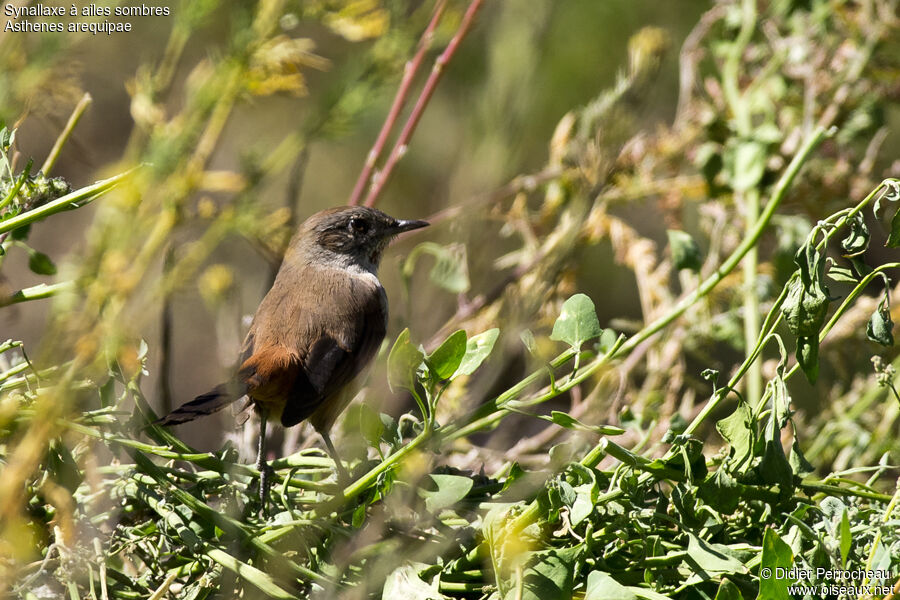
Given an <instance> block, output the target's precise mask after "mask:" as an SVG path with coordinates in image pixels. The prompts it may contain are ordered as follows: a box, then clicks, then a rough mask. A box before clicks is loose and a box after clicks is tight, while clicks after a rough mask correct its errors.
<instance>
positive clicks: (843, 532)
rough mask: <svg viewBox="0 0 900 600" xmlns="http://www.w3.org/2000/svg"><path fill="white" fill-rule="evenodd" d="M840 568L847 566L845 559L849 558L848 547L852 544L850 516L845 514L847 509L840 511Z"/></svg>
mask: <svg viewBox="0 0 900 600" xmlns="http://www.w3.org/2000/svg"><path fill="white" fill-rule="evenodd" d="M840 536H841V568H844V569H846V568H847V560H848V559H849V558H850V548H851V547H852V546H853V535H852V534H851V533H850V518H849V517H848V516H847V509H846V508H844V512H843V513H841V527H840Z"/></svg>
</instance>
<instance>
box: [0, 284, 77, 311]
mask: <svg viewBox="0 0 900 600" xmlns="http://www.w3.org/2000/svg"><path fill="white" fill-rule="evenodd" d="M72 289H74V282H72V281H60V282H59V283H51V284H49V285H48V284H46V283H40V284H38V285H33V286H31V287H27V288H24V289H21V290H19V291H17V292H13V293H12V294H10V295H9V296H8V297H6V298H2V299H0V306H7V305H9V304H18V303H19V302H29V301H31V300H40V299H42V298H50V297H52V296H56V295H57V294H59V293H62V292H66V291H69V290H72Z"/></svg>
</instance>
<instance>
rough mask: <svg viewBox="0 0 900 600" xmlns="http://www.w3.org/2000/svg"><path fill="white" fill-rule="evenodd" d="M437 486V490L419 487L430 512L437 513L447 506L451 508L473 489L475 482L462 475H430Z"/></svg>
mask: <svg viewBox="0 0 900 600" xmlns="http://www.w3.org/2000/svg"><path fill="white" fill-rule="evenodd" d="M429 477H431V480H432V481H433V482H434V484H435V486H437V489H436V490H423V489H419V495H420V496H422V497H423V498H425V508H426V509H427V510H428V512H430V513H437V512H438V511H441V510H443V509H445V508H450V507H451V506H453V505H454V504H456V503H457V502H459V501H460V500H462V499H463V498H465V497H466V496H467V495H468V494H469V492H470V491H471V490H472V485H473V484H474V482H473V481H472V479H470V478H469V477H463V476H461V475H437V474H431V475H429Z"/></svg>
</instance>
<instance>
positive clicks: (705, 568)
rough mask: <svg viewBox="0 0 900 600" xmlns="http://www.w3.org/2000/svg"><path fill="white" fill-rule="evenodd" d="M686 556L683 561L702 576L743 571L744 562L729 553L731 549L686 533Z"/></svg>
mask: <svg viewBox="0 0 900 600" xmlns="http://www.w3.org/2000/svg"><path fill="white" fill-rule="evenodd" d="M687 551H688V557H689V558H686V559H685V561H686V562H687V564H688V565H689V566H690V567H691V568H692V569H693V570H694V572H695V573H697V574H699V575H700V576H701V577H704V578H715V577H720V576H722V575H731V574H733V573H745V572H746V571H747V569H746V567H744V563H742V562H741V561H739V560H738V559H737V558H735V557H734V556H732V555H731V552H732V551H731V549H730V548H728V546H725V545H723V544H712V543H710V542H707V541H705V540H702V539H700V538H698V537H697V536H696V535H694V534H693V533H688V548H687Z"/></svg>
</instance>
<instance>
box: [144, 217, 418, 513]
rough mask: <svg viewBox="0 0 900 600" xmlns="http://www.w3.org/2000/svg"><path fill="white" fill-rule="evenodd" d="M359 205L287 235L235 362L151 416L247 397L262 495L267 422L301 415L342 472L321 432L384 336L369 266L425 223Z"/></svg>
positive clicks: (183, 413)
mask: <svg viewBox="0 0 900 600" xmlns="http://www.w3.org/2000/svg"><path fill="white" fill-rule="evenodd" d="M427 225H428V223H427V222H426V221H402V220H398V219H395V218H393V217H391V216H388V215H386V214H385V213H383V212H381V211H380V210H376V209H374V208H367V207H362V206H353V207H340V208H332V209H328V210H323V211H322V212H319V213H316V214H314V215H313V216H311V217H309V218H308V219H307V220H306V221H305V222H304V223H303V224H302V225H301V226H300V229H299V231H298V232H297V234H296V235H295V236H294V238H293V239H292V240H291V243H290V245H289V247H288V250H287V252H286V253H285V255H284V260H283V261H282V263H281V268H280V269H279V270H278V275H277V277H276V278H275V283H274V284H273V285H272V289H270V290H269V292H268V293H267V294H266V296H265V298H263V301H262V303H261V304H260V305H259V308H258V309H257V310H256V314H255V315H254V316H253V322H252V323H251V325H250V331H249V332H248V333H247V338H246V339H245V340H244V344H243V347H242V349H241V355H240V358H239V363H238V364H239V367H238V369H237V372H236V373H235V374H234V377H233V378H232V379H231V381H229V382H228V383H224V384H222V385H219V386H217V387H216V388H215V389H213V390H212V391H210V392H207V393H206V394H203V395H201V396H197V397H196V398H195V399H194V400H192V401H191V402H188V403H187V404H185V405H183V406H181V407H180V408H178V409H176V410H174V411H172V412H171V413H169V414H168V415H166V416H165V417H163V418H162V419H160V420H159V424H162V425H177V424H179V423H185V422H187V421H192V420H193V419H196V418H197V417H200V416H204V415H209V414H212V413H214V412H217V411H219V410H221V409H222V408H223V407H225V406H227V405H228V404H230V403H232V402H234V401H235V400H238V399H239V398H242V397H244V396H247V397H248V398H249V401H250V402H251V403H252V404H253V405H254V408H255V410H256V411H257V413H258V414H259V417H260V437H259V447H258V454H257V460H256V466H257V468H258V469H259V471H260V497H261V498H262V500H263V502H265V498H266V494H267V488H268V475H267V471H268V469H267V465H266V462H265V436H266V421H267V419H269V418H275V419H279V420H280V421H281V424H282V425H283V426H285V427H290V426H292V425H296V424H298V423H300V422H301V421H303V420H304V419H309V421H310V423H312V425H313V427H315V429H316V431H318V432H319V433H320V434H321V436H322V439H323V440H324V441H325V445H326V446H327V448H328V452H329V453H330V454H331V456H332V458H333V459H334V461H335V466H336V468H337V469H338V474H339V475H341V476H343V475H344V473H343V470H342V466H341V463H340V460H339V458H338V455H337V452H336V451H335V448H334V444H332V442H331V439H330V438H329V436H328V431H329V429H330V428H331V426H332V424H333V423H334V421H335V419H336V418H337V417H338V415H339V414H340V413H341V411H343V410H344V408H346V406H347V404H348V403H349V402H350V400H352V399H353V396H354V393H355V391H356V390H355V389H353V386H351V385H349V384H350V383H351V381H352V380H353V379H354V378H355V377H356V376H357V375H358V374H359V373H360V371H362V370H363V368H365V366H366V365H368V364H369V362H371V360H372V358H373V357H374V356H375V353H376V352H377V351H378V348H379V346H380V345H381V342H382V340H383V339H384V334H385V329H386V326H387V315H388V305H387V296H386V295H385V293H384V288H383V287H382V286H381V282H380V281H378V277H377V274H376V271H377V269H378V263H379V262H380V260H381V255H382V252H383V251H384V249H385V248H386V247H387V246H388V244H389V243H390V241H391V239H393V238H394V237H395V236H396V235H398V234H400V233H403V232H404V231H410V230H412V229H419V228H420V227H425V226H427Z"/></svg>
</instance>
